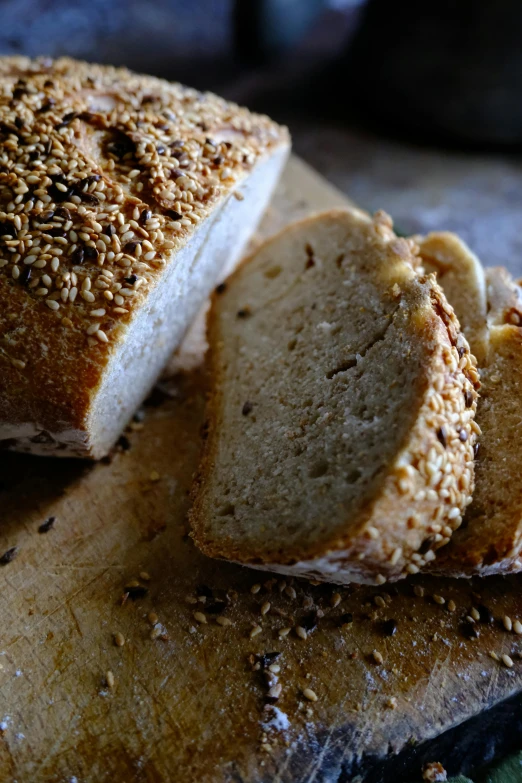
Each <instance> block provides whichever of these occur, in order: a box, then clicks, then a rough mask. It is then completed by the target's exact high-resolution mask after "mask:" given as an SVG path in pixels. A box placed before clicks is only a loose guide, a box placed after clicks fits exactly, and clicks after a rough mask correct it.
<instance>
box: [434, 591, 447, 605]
mask: <svg viewBox="0 0 522 783" xmlns="http://www.w3.org/2000/svg"><path fill="white" fill-rule="evenodd" d="M433 600H434V601H435V603H436V604H440V606H442V605H443V604H445V603H446V599H445V598H443V597H442V596H441V595H436V594H435V595H434V596H433Z"/></svg>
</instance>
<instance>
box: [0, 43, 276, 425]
mask: <svg viewBox="0 0 522 783" xmlns="http://www.w3.org/2000/svg"><path fill="white" fill-rule="evenodd" d="M287 140H288V135H287V132H286V130H285V129H283V128H281V127H279V126H277V125H276V124H275V123H273V122H272V121H271V120H270V119H268V118H267V117H264V116H260V115H255V114H251V113H250V112H248V111H247V110H246V109H242V108H239V107H238V106H236V105H234V104H232V103H228V102H227V101H224V100H222V99H221V98H218V97H217V96H215V95H212V94H209V93H201V92H198V91H196V90H192V89H188V88H186V87H183V86H181V85H179V84H171V83H168V82H166V81H163V80H162V79H157V78H153V77H148V76H139V75H136V74H133V73H131V72H130V71H127V70H125V69H123V68H112V67H108V66H98V65H91V64H88V63H82V62H76V61H74V60H70V59H67V58H63V59H59V60H56V61H54V62H53V61H51V60H36V61H31V60H29V59H26V58H22V57H8V58H0V162H1V167H0V302H1V304H2V306H1V308H0V366H1V376H2V381H1V387H2V388H5V389H9V390H10V391H9V395H7V394H1V395H0V419H2V420H7V421H17V420H20V421H24V420H28V419H30V416H31V413H30V412H31V410H32V409H33V408H34V405H33V404H32V399H31V398H32V397H33V396H34V395H38V394H39V392H40V391H41V390H42V389H45V400H46V402H45V404H44V403H42V404H39V406H38V409H39V411H40V414H41V419H42V421H41V424H42V426H43V427H44V428H45V426H46V421H45V420H46V412H45V406H46V405H48V406H49V418H50V419H52V420H53V422H55V421H56V410H59V407H60V406H61V405H62V406H64V407H65V409H66V410H68V411H70V410H77V411H81V410H84V409H85V407H86V405H87V399H88V397H89V395H90V393H91V391H92V389H93V388H95V387H96V386H97V384H98V383H99V379H100V376H101V374H102V372H103V369H104V366H105V365H106V363H107V361H108V357H109V355H110V353H111V350H112V348H113V346H114V345H115V344H117V343H118V341H119V340H120V338H121V337H122V335H123V333H124V331H125V328H126V325H127V324H128V323H129V321H130V319H132V317H133V313H134V311H136V309H137V308H139V307H140V305H141V304H142V303H143V301H144V299H145V298H146V296H147V294H148V292H149V291H150V290H151V288H153V287H154V286H155V285H156V283H157V281H158V279H159V278H160V277H161V274H162V270H163V268H164V265H165V264H168V263H169V261H170V260H171V258H172V257H173V256H174V254H175V251H176V250H177V249H179V248H180V247H181V246H183V245H184V244H185V243H186V242H187V240H188V239H189V238H190V236H191V235H192V234H193V233H194V232H195V231H196V230H197V227H198V224H199V223H200V222H201V221H202V220H203V219H204V218H205V217H206V216H207V215H209V214H210V212H211V211H212V210H213V208H214V207H215V206H216V205H217V204H218V203H219V202H220V201H221V200H223V199H224V198H225V197H226V196H228V195H229V194H230V193H231V192H232V191H233V190H234V188H235V187H236V185H238V184H239V183H240V182H241V180H242V178H243V177H244V176H245V174H246V173H248V171H249V170H250V169H252V168H253V166H254V165H255V164H256V161H258V160H259V159H260V158H261V157H262V156H264V155H265V154H267V153H268V152H269V151H270V150H271V149H273V148H274V147H276V146H278V145H280V144H281V143H287ZM58 359H61V364H60V365H59V364H58ZM57 366H62V367H63V369H64V372H63V373H61V374H60V377H59V378H56V373H55V368H56V367H57ZM25 403H26V404H25ZM24 407H25V408H26V409H25V410H24ZM51 410H53V411H54V413H53V414H51ZM65 418H67V417H65ZM72 424H73V425H74V422H72Z"/></svg>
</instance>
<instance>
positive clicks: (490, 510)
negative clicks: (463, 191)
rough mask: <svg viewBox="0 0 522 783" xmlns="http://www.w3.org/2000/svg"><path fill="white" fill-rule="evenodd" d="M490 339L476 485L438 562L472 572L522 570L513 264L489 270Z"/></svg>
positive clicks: (521, 315)
mask: <svg viewBox="0 0 522 783" xmlns="http://www.w3.org/2000/svg"><path fill="white" fill-rule="evenodd" d="M486 281H487V291H488V305H489V312H488V324H489V345H488V353H487V357H486V360H485V362H484V365H483V366H482V367H481V389H480V399H479V403H478V408H477V423H478V425H479V426H480V429H481V435H480V438H479V444H478V447H479V448H478V451H477V461H476V465H475V476H476V482H475V492H474V495H473V501H472V503H471V505H470V506H469V508H468V510H467V513H466V514H465V516H464V521H463V524H462V527H461V528H460V529H459V530H458V531H457V532H456V533H455V535H454V536H453V538H452V540H451V542H450V543H449V544H448V546H447V547H445V548H444V549H443V550H441V551H440V552H439V553H437V558H436V560H435V561H434V562H433V563H431V564H430V570H431V571H433V572H434V573H437V574H442V575H447V576H461V577H471V576H474V575H480V576H487V575H490V574H505V573H510V572H513V571H520V570H522V492H521V490H520V484H519V481H518V468H517V464H518V439H517V432H518V430H519V428H520V422H521V420H522V292H521V290H520V287H519V286H518V285H517V284H516V283H515V282H514V281H513V279H512V278H511V275H510V274H509V272H508V271H507V270H506V269H503V268H500V267H499V268H493V269H487V270H486Z"/></svg>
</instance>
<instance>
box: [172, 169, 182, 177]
mask: <svg viewBox="0 0 522 783" xmlns="http://www.w3.org/2000/svg"><path fill="white" fill-rule="evenodd" d="M179 177H183V172H182V171H181V169H171V171H170V178H171V179H178V178H179Z"/></svg>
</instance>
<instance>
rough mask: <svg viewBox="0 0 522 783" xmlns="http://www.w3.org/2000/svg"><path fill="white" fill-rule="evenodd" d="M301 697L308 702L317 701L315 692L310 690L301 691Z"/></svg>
mask: <svg viewBox="0 0 522 783" xmlns="http://www.w3.org/2000/svg"><path fill="white" fill-rule="evenodd" d="M303 696H304V697H305V699H308V701H318V698H319V697H318V696H317V694H316V692H315V691H313V690H312V689H311V688H305V689H304V690H303Z"/></svg>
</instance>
